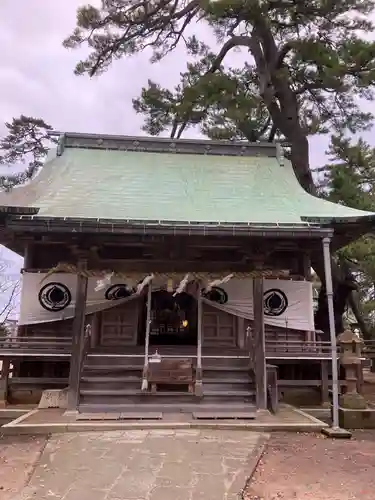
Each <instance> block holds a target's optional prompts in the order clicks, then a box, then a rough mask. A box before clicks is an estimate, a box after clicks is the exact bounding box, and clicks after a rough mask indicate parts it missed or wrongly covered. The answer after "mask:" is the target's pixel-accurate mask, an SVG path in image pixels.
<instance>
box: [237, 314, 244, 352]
mask: <svg viewBox="0 0 375 500" xmlns="http://www.w3.org/2000/svg"><path fill="white" fill-rule="evenodd" d="M245 335H246V333H245V318H241V317H240V316H238V317H237V346H238V347H239V348H240V349H244V348H245V344H246V338H245Z"/></svg>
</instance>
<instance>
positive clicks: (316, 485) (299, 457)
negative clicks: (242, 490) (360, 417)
mask: <svg viewBox="0 0 375 500" xmlns="http://www.w3.org/2000/svg"><path fill="white" fill-rule="evenodd" d="M245 498H246V500H281V499H283V500H305V499H306V500H307V499H309V500H356V499H361V500H374V499H375V431H358V432H355V433H354V434H353V437H352V439H351V440H340V439H337V440H333V439H329V438H326V437H324V436H322V435H314V434H292V433H290V434H281V433H275V434H272V436H271V439H270V441H269V445H268V447H267V450H266V452H265V454H264V455H263V457H262V459H261V461H260V463H259V466H258V468H257V470H256V472H255V475H254V477H253V479H252V481H251V483H250V484H249V487H248V489H247V493H246V496H245Z"/></svg>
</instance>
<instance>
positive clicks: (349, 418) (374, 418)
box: [339, 407, 375, 429]
mask: <svg viewBox="0 0 375 500" xmlns="http://www.w3.org/2000/svg"><path fill="white" fill-rule="evenodd" d="M339 423H340V426H341V427H343V428H345V429H375V408H371V407H368V408H366V409H364V410H360V409H358V410H353V409H350V408H339Z"/></svg>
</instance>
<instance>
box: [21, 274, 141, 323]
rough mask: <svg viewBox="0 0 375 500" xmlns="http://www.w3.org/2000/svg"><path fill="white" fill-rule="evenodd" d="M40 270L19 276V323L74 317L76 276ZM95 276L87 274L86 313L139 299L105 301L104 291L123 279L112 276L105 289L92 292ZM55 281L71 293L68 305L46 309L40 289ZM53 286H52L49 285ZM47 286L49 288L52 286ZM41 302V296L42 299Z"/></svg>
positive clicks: (44, 321)
mask: <svg viewBox="0 0 375 500" xmlns="http://www.w3.org/2000/svg"><path fill="white" fill-rule="evenodd" d="M45 277H46V274H43V273H24V274H23V276H22V292H21V307H20V320H19V324H20V325H32V324H36V323H49V322H52V321H60V320H64V319H69V318H73V317H74V309H75V303H76V291H77V275H76V274H69V273H56V274H52V275H51V276H49V277H48V278H47V279H45ZM97 282H98V278H97V277H90V278H88V283H87V302H86V314H92V313H94V312H98V311H103V310H105V309H109V308H111V307H115V306H119V305H121V304H124V303H126V302H129V301H130V300H135V299H137V298H139V295H131V296H130V297H126V298H124V299H117V300H108V299H107V298H106V291H107V290H108V289H109V288H110V287H113V286H114V285H117V284H124V280H121V279H116V278H114V279H112V280H111V283H110V285H107V286H106V287H105V288H104V289H102V290H99V291H97V292H96V291H95V288H96V286H97ZM52 283H57V284H61V285H64V286H66V288H67V289H68V290H69V292H70V295H71V301H70V303H69V305H68V306H67V307H65V308H64V309H62V310H60V311H56V310H55V311H50V310H46V309H45V308H44V307H43V306H42V304H41V301H40V300H39V292H40V291H41V290H42V289H43V287H45V286H46V285H48V284H49V285H51V284H52ZM52 286H53V285H51V287H52ZM51 287H50V289H51ZM42 301H43V299H42Z"/></svg>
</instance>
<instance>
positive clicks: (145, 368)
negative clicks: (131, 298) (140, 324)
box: [142, 283, 152, 391]
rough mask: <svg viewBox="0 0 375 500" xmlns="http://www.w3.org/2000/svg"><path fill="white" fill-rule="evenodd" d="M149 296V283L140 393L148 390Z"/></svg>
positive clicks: (150, 293) (150, 292)
mask: <svg viewBox="0 0 375 500" xmlns="http://www.w3.org/2000/svg"><path fill="white" fill-rule="evenodd" d="M151 296H152V285H151V283H149V284H148V290H147V309H146V335H145V360H144V364H143V377H142V391H147V389H148V380H147V372H148V356H149V347H150V329H151Z"/></svg>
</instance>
